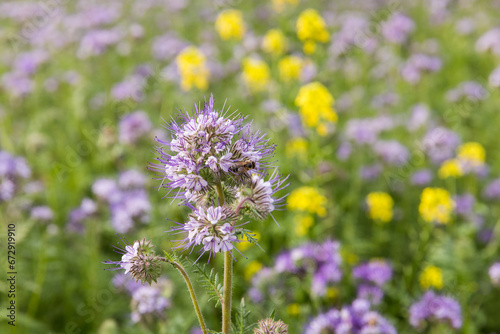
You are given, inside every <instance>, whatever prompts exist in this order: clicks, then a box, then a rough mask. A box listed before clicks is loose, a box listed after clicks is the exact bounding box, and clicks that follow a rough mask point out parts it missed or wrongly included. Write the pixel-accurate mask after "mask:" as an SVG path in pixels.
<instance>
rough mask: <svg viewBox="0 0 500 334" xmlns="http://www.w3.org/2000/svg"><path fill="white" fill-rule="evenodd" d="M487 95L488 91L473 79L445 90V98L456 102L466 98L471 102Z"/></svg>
mask: <svg viewBox="0 0 500 334" xmlns="http://www.w3.org/2000/svg"><path fill="white" fill-rule="evenodd" d="M487 96H488V91H487V90H486V88H484V87H483V86H482V85H481V84H480V83H478V82H475V81H465V82H462V83H460V84H459V85H458V86H457V87H456V88H454V89H451V90H449V91H448V92H446V98H447V99H448V101H450V102H457V101H459V100H461V99H467V100H469V101H472V102H476V101H481V100H484V99H485V98H486V97H487Z"/></svg>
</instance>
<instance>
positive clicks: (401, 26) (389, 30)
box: [382, 13, 415, 44]
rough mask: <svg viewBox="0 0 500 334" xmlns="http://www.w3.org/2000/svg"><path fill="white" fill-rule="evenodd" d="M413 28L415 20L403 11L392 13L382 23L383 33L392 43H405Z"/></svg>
mask: <svg viewBox="0 0 500 334" xmlns="http://www.w3.org/2000/svg"><path fill="white" fill-rule="evenodd" d="M413 30H415V23H414V22H413V20H412V19H410V18H409V17H408V16H406V15H404V14H401V13H394V14H392V16H391V17H390V18H389V19H388V20H387V21H385V22H383V23H382V35H383V36H384V37H385V39H387V40H388V41H389V42H391V43H396V44H402V43H404V42H405V41H406V39H407V38H408V35H409V34H410V33H411V32H412V31H413Z"/></svg>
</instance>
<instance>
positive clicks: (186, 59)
mask: <svg viewBox="0 0 500 334" xmlns="http://www.w3.org/2000/svg"><path fill="white" fill-rule="evenodd" d="M176 63H177V68H178V69H179V75H180V76H181V88H182V90H184V91H188V90H190V89H191V88H192V87H193V86H195V87H196V88H198V89H201V90H205V89H207V87H208V79H209V75H210V72H209V70H208V67H207V64H206V57H205V55H204V54H203V53H202V52H201V51H200V50H199V49H198V48H196V47H194V46H188V47H187V48H185V49H184V50H182V52H181V53H179V55H178V56H177V58H176Z"/></svg>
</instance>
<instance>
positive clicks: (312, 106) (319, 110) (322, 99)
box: [295, 82, 337, 134]
mask: <svg viewBox="0 0 500 334" xmlns="http://www.w3.org/2000/svg"><path fill="white" fill-rule="evenodd" d="M333 102H335V100H334V99H333V96H332V95H331V94H330V93H329V92H328V89H326V87H325V86H323V85H322V84H321V83H319V82H311V83H309V84H307V85H305V86H302V87H301V88H300V90H299V93H298V94H297V97H296V98H295V105H296V106H298V107H299V108H300V109H299V112H300V115H301V116H302V120H303V122H304V123H305V125H306V126H308V127H316V128H317V130H318V132H319V133H320V134H321V126H322V125H325V124H324V122H327V123H328V122H329V123H335V122H337V113H336V112H335V110H334V109H333V107H332V105H333ZM318 127H319V128H318Z"/></svg>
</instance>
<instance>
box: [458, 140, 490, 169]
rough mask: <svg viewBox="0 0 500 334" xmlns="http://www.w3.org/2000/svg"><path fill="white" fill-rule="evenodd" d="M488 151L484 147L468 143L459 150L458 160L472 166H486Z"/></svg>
mask: <svg viewBox="0 0 500 334" xmlns="http://www.w3.org/2000/svg"><path fill="white" fill-rule="evenodd" d="M485 157H486V151H485V150H484V147H483V146H482V145H481V144H479V143H476V142H468V143H465V144H463V145H461V146H460V147H459V148H458V158H459V159H460V160H461V161H463V162H465V163H467V164H470V165H472V166H481V165H483V164H484V161H485Z"/></svg>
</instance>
